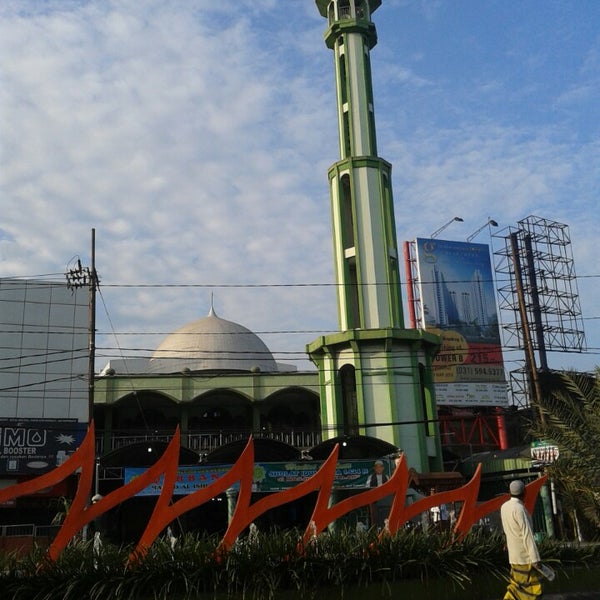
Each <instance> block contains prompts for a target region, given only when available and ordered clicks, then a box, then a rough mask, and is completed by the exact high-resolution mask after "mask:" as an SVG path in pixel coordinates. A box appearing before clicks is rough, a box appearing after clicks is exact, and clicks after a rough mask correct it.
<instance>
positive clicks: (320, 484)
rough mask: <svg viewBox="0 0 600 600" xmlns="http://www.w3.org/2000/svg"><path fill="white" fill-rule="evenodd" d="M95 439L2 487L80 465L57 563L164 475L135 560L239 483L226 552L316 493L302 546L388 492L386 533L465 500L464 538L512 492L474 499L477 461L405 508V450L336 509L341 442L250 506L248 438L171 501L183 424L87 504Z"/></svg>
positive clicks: (532, 488) (12, 492)
mask: <svg viewBox="0 0 600 600" xmlns="http://www.w3.org/2000/svg"><path fill="white" fill-rule="evenodd" d="M94 441H95V436H94V425H93V423H92V424H91V425H90V428H89V430H88V432H87V435H86V436H85V439H84V440H83V442H82V444H81V446H80V447H79V448H78V449H77V450H76V451H75V452H74V453H73V454H72V455H71V456H70V457H69V458H68V459H67V460H66V461H65V462H64V463H63V464H62V465H60V466H59V467H56V469H54V470H53V471H50V472H49V473H46V474H44V475H41V476H39V477H37V478H35V479H32V480H30V481H26V482H24V483H19V484H16V485H13V486H11V487H8V488H5V489H2V490H0V504H2V503H3V502H8V501H10V500H13V499H15V498H18V497H19V496H25V495H29V494H33V493H35V492H38V491H39V490H42V489H45V488H48V487H50V486H53V485H56V484H57V483H59V482H61V481H63V480H64V479H65V478H66V477H68V476H69V475H71V474H72V473H75V472H76V471H78V470H79V469H81V474H80V477H79V484H78V486H77V492H76V494H75V498H74V499H73V503H72V505H71V509H70V510H69V513H68V514H67V516H66V518H65V520H64V523H63V525H62V527H61V529H60V530H59V532H58V534H57V536H56V538H55V540H54V542H53V543H52V545H51V546H50V548H49V549H48V558H49V559H50V560H53V561H54V560H56V559H57V558H58V557H59V556H60V554H61V552H62V551H63V550H64V549H65V548H66V546H67V544H68V543H69V542H70V541H71V539H73V537H74V536H75V535H77V533H78V532H79V531H81V530H82V529H83V528H84V527H85V526H86V525H87V524H88V523H89V522H90V521H92V520H93V519H96V518H97V517H99V516H100V515H102V514H104V513H105V512H107V511H109V510H110V509H111V508H114V507H115V506H117V505H118V504H120V503H122V502H124V501H125V500H127V499H128V498H132V497H133V496H135V495H136V494H138V493H139V492H141V491H142V490H143V489H145V488H146V487H147V486H149V485H150V484H152V483H153V482H155V481H157V480H158V479H159V478H160V476H161V475H163V476H164V482H163V485H162V490H161V493H160V496H159V497H158V500H157V502H156V505H155V507H154V511H153V513H152V516H151V518H150V519H149V521H148V525H147V527H146V529H145V531H144V533H143V534H142V537H141V538H140V540H139V542H138V544H137V546H136V548H135V550H134V551H133V553H132V554H131V556H130V559H131V560H137V559H138V558H140V557H143V556H144V554H145V553H146V551H147V549H148V548H149V547H150V546H151V545H152V543H153V542H154V540H155V539H156V538H157V537H158V535H159V534H160V533H161V531H163V530H164V529H166V527H167V526H168V525H169V524H170V523H172V522H173V521H174V520H175V519H177V518H178V517H179V516H181V515H182V514H184V513H186V512H188V511H189V510H191V509H193V508H196V507H197V506H200V505H202V504H204V503H205V502H208V501H210V500H211V499H212V498H216V497H217V496H219V495H220V494H222V493H223V492H225V491H227V490H230V489H231V488H233V486H234V485H235V484H237V483H239V491H237V494H238V497H237V502H236V506H235V511H234V513H233V517H232V519H231V522H230V524H229V527H228V528H227V531H226V532H225V535H224V536H223V539H222V540H221V544H220V549H221V550H222V551H227V550H228V549H229V548H230V547H231V546H232V544H233V543H234V542H235V541H236V540H237V538H238V537H239V536H240V535H241V534H242V532H243V531H244V530H245V529H246V528H247V527H249V525H250V524H251V523H252V522H253V521H254V520H255V519H257V518H258V517H259V516H261V515H262V514H264V513H265V512H267V511H268V510H270V509H272V508H275V507H277V506H281V505H283V504H287V503H289V502H293V501H294V500H298V499H299V498H302V497H303V496H306V495H307V494H309V493H311V492H315V491H318V495H317V500H316V503H315V507H314V510H313V514H312V516H311V519H310V521H309V523H308V525H307V528H306V530H305V532H304V536H303V541H304V543H306V542H308V541H309V540H310V538H311V537H313V536H315V535H318V534H319V533H320V532H322V531H323V530H324V529H325V528H326V527H327V526H328V525H329V524H330V523H332V522H333V521H335V520H336V519H339V518H340V517H342V516H344V515H346V514H348V513H349V512H351V511H353V510H355V509H357V508H361V507H363V506H368V505H370V504H372V503H374V502H376V501H378V500H381V499H382V498H384V497H386V496H393V502H392V506H391V509H390V513H389V515H388V519H387V528H386V530H385V533H386V534H387V533H389V534H394V533H395V532H397V531H398V529H399V528H400V527H401V526H402V525H403V524H404V523H406V522H407V521H409V520H410V519H413V518H414V517H416V516H417V515H419V514H420V513H422V512H424V511H427V510H429V509H431V508H432V507H434V506H439V505H441V504H449V503H452V502H461V503H462V508H461V511H460V515H459V517H458V520H457V522H456V525H455V528H454V531H455V533H456V534H457V536H458V537H463V536H464V535H466V534H467V533H468V531H469V529H470V528H471V527H472V526H473V525H474V524H475V523H477V522H478V521H479V520H480V519H481V518H482V517H484V516H485V515H487V514H490V513H492V512H494V511H496V510H498V509H499V508H500V506H501V505H502V504H503V502H505V501H506V500H507V499H508V497H509V495H508V494H504V495H502V496H499V497H497V498H494V499H493V500H488V501H487V502H483V503H481V504H477V496H478V493H479V486H480V482H481V465H479V466H478V467H477V470H476V472H475V474H474V475H473V478H472V479H471V481H469V482H468V483H467V484H465V485H464V486H462V487H460V488H457V489H454V490H450V491H445V492H440V493H438V494H433V495H431V496H426V497H425V498H422V499H420V500H418V501H417V502H414V503H413V504H410V505H408V506H405V502H406V492H407V489H408V482H409V473H408V467H407V465H406V458H405V456H404V455H402V456H401V457H400V459H399V460H398V461H397V465H396V469H395V471H394V473H393V474H392V476H391V477H390V478H389V480H388V481H387V482H386V483H384V484H383V485H380V486H379V487H376V488H370V489H368V490H366V491H364V492H361V493H359V494H356V495H354V496H351V497H349V498H346V499H345V500H342V501H340V502H338V503H337V504H334V505H333V506H329V502H330V498H331V491H332V489H333V481H334V478H335V471H336V466H337V458H338V446H337V445H336V446H335V448H334V449H333V451H332V452H331V454H330V455H329V457H328V458H327V460H326V461H325V462H324V463H323V465H322V466H321V468H320V469H319V470H318V471H317V472H316V473H315V474H314V475H313V476H312V477H310V478H309V479H307V480H306V481H303V482H302V483H300V484H298V485H296V486H295V487H292V488H289V489H287V490H283V491H281V492H276V493H272V494H269V495H265V496H264V497H263V498H261V499H260V500H258V501H256V502H254V503H253V504H251V499H252V478H253V470H254V442H253V440H252V438H250V439H249V440H248V444H247V445H246V448H245V449H244V451H243V452H242V454H241V455H240V457H239V459H238V460H237V461H236V463H235V464H234V465H232V467H231V469H229V471H227V473H225V475H223V476H222V477H220V478H219V479H217V480H216V481H215V482H213V483H212V484H210V485H209V486H207V487H205V488H202V489H199V490H197V491H195V492H194V493H192V494H190V495H188V496H185V497H183V498H181V499H179V500H177V501H176V502H174V501H173V489H174V486H175V479H176V476H177V467H178V463H179V446H180V433H179V429H177V430H176V431H175V434H174V436H173V439H172V440H171V442H170V443H169V445H168V446H167V448H166V450H165V452H164V453H163V455H162V456H161V457H160V458H159V459H158V461H157V462H156V463H155V464H154V465H152V466H151V467H149V468H148V469H147V470H146V471H144V472H143V473H142V474H141V475H140V476H139V477H136V478H135V479H133V480H132V481H130V482H129V483H127V484H125V485H123V486H122V487H120V488H118V489H117V490H115V491H113V492H111V493H110V494H107V495H106V496H104V497H103V498H102V499H101V500H100V501H99V502H96V503H95V504H93V505H90V504H89V498H90V494H91V488H92V481H93V476H94V466H95V451H94ZM546 479H547V476H543V477H540V478H538V479H536V480H535V481H533V482H532V483H530V484H529V485H527V487H526V489H527V492H526V496H525V505H526V507H527V510H528V511H529V512H530V513H531V512H533V507H534V505H535V501H536V498H537V495H538V493H539V490H540V488H541V487H542V485H543V484H544V483H545V481H546Z"/></svg>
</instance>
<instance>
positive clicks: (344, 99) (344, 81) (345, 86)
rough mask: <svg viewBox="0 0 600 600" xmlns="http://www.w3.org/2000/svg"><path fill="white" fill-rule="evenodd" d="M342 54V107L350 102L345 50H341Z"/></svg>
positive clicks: (340, 60)
mask: <svg viewBox="0 0 600 600" xmlns="http://www.w3.org/2000/svg"><path fill="white" fill-rule="evenodd" d="M341 50H342V52H341V53H340V57H339V59H338V60H339V71H340V100H341V102H342V105H344V104H346V103H347V102H348V78H347V75H346V57H345V56H344V53H343V48H341Z"/></svg>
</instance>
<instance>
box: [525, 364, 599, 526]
mask: <svg viewBox="0 0 600 600" xmlns="http://www.w3.org/2000/svg"><path fill="white" fill-rule="evenodd" d="M540 380H541V386H542V398H541V400H540V401H539V406H537V407H535V408H537V409H538V411H541V413H543V415H544V417H545V423H544V424H543V425H542V420H541V419H540V420H538V421H537V422H536V423H534V425H533V434H534V435H535V436H536V437H538V438H540V439H544V440H548V441H551V442H552V443H553V444H555V445H557V446H558V448H559V451H560V456H559V458H558V460H556V461H555V462H554V463H552V464H551V465H549V466H548V467H547V472H548V474H549V475H550V477H551V478H552V479H553V481H554V482H555V485H556V486H557V487H558V489H559V496H560V498H561V500H562V504H563V506H562V508H563V515H564V516H565V517H566V518H567V519H571V520H572V523H573V528H574V529H575V530H576V532H577V536H578V537H581V535H582V534H583V535H584V536H585V537H588V536H597V535H598V534H600V473H599V470H598V465H599V464H600V370H599V369H597V370H596V373H595V375H590V374H584V373H577V372H558V371H556V372H546V373H541V374H540Z"/></svg>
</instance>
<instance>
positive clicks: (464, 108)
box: [0, 0, 599, 353]
mask: <svg viewBox="0 0 600 600" xmlns="http://www.w3.org/2000/svg"><path fill="white" fill-rule="evenodd" d="M384 4H385V6H384V7H383V8H385V10H383V8H382V10H381V11H378V12H376V13H375V15H374V21H375V24H376V25H378V16H379V15H380V14H382V15H384V13H385V15H387V16H390V15H391V16H392V17H393V18H397V19H398V21H399V22H400V21H401V19H402V15H401V14H400V13H402V12H403V11H404V10H405V7H406V6H407V3H406V2H391V3H390V2H385V3H384ZM408 4H409V6H408V8H409V10H411V11H415V10H416V11H421V12H424V13H425V14H426V16H427V22H428V23H434V22H435V20H436V18H437V16H438V14H439V13H440V11H442V8H441V5H440V4H439V3H437V2H433V3H420V2H417V3H408ZM290 7H293V10H292V9H291V8H290ZM0 16H1V19H0V74H1V77H2V81H3V84H2V86H1V87H0V129H1V142H0V143H1V148H0V150H1V162H2V168H1V172H0V193H1V194H2V199H3V200H2V202H3V222H2V230H3V232H4V233H3V235H2V239H0V276H24V275H35V274H39V273H60V272H62V271H63V270H64V268H65V267H66V263H67V262H68V261H69V259H70V258H71V257H72V256H73V255H74V254H79V255H81V256H82V260H83V262H84V263H85V262H88V260H89V259H88V258H87V257H88V256H89V236H90V229H91V228H92V227H93V228H95V229H96V242H97V268H98V271H99V272H100V275H101V278H102V283H103V285H106V286H107V287H106V288H105V289H104V290H103V294H104V296H105V298H106V300H107V306H108V310H109V311H110V314H111V316H112V318H113V320H114V324H115V327H116V328H117V329H118V330H120V331H131V332H141V333H144V332H146V333H148V332H164V333H167V332H168V331H172V330H174V329H176V328H178V327H180V326H181V325H183V324H185V323H187V322H189V321H191V320H193V319H195V318H198V317H199V316H202V315H203V314H206V313H207V311H208V307H209V303H210V294H211V291H213V292H214V293H215V306H216V309H217V312H218V313H219V314H220V315H221V316H223V317H224V318H229V319H232V320H235V321H238V322H240V323H242V324H244V325H245V326H247V327H250V328H251V329H255V330H257V331H267V330H268V331H279V332H282V331H286V330H306V329H310V330H320V329H324V330H331V329H335V328H336V327H337V318H336V304H335V302H336V300H335V293H334V289H333V287H329V286H315V287H308V286H305V287H297V286H292V287H261V288H253V287H250V288H244V287H235V288H231V287H222V286H223V285H234V284H241V285H244V284H266V285H268V284H286V283H287V284H290V283H292V284H294V283H304V284H311V283H319V284H326V283H329V284H331V283H333V277H334V274H333V260H332V249H331V240H330V236H331V222H330V219H331V217H330V214H331V212H330V207H329V192H328V188H327V175H326V173H327V168H328V166H329V165H330V164H331V163H333V162H334V161H335V160H336V159H337V156H338V145H337V130H336V127H337V125H336V116H335V99H334V81H333V59H332V56H331V52H330V51H329V50H328V49H327V48H326V47H325V44H324V42H323V35H322V34H323V31H324V29H325V27H326V21H325V20H324V19H322V18H321V17H320V16H319V15H318V13H317V11H316V8H315V7H314V4H313V3H312V2H310V1H309V2H303V1H302V2H300V1H299V0H293V1H291V2H290V1H289V0H286V1H285V2H281V0H280V1H278V2H276V1H275V0H263V1H256V0H252V1H251V0H223V1H222V2H219V3H214V2H209V1H207V0H189V1H186V2H181V1H178V0H169V1H166V2H150V1H148V2H146V1H142V2H140V1H138V0H127V1H125V2H123V1H119V2H117V1H108V0H88V1H86V2H72V1H68V0H64V1H61V0H50V1H48V2H44V3H39V2H36V1H35V0H27V1H24V2H23V1H9V2H6V3H3V5H2V7H0ZM397 43H398V41H397V40H396V39H385V38H381V37H380V43H379V44H378V46H377V47H376V48H375V49H374V51H373V54H372V62H373V70H374V74H375V77H376V85H375V88H376V89H375V93H376V114H377V122H378V136H379V144H380V147H379V151H380V154H381V156H382V157H383V158H385V159H387V160H390V161H391V162H392V163H393V165H394V195H395V198H396V207H397V208H396V217H397V222H398V233H399V239H400V240H403V239H412V238H414V237H416V236H420V235H427V234H429V233H430V232H431V231H433V230H435V229H436V228H437V227H439V225H440V224H441V222H443V221H444V220H445V219H446V218H451V217H452V216H453V215H454V214H461V215H462V216H463V217H465V223H464V224H461V226H462V230H459V229H458V224H457V225H456V227H453V229H449V230H448V233H451V234H454V235H456V237H457V238H459V239H464V238H465V237H466V236H467V235H468V234H469V233H471V231H473V230H475V229H476V228H477V227H479V226H480V225H481V224H482V223H483V222H484V221H485V219H487V217H488V216H492V217H493V218H495V219H496V220H498V222H499V223H501V225H503V226H504V225H508V224H509V223H514V222H515V221H516V220H517V219H521V218H523V217H524V216H526V215H528V214H532V213H536V212H542V213H544V215H547V216H548V217H549V218H555V219H557V220H564V221H565V222H570V221H572V222H573V233H574V235H575V236H577V239H578V242H577V243H578V250H579V251H580V252H581V253H582V254H583V255H584V256H585V262H583V261H582V262H581V263H579V262H578V263H577V264H578V272H585V271H586V270H588V272H594V271H595V270H597V269H596V267H595V263H593V262H592V252H591V251H590V250H589V249H590V248H593V247H594V244H593V243H592V242H591V241H590V240H592V239H595V235H596V234H595V232H594V231H592V229H593V228H592V226H591V224H590V220H589V219H585V218H580V217H579V216H578V214H579V213H582V212H583V213H585V212H586V211H588V212H589V209H590V208H589V207H590V200H591V198H590V196H591V194H592V192H593V191H594V190H596V192H597V190H598V175H597V172H598V169H593V168H592V167H593V165H598V159H599V153H598V147H597V145H595V144H593V143H579V142H578V141H577V138H576V136H574V135H573V136H571V138H572V139H568V138H569V136H568V135H566V134H564V132H563V128H564V125H565V124H564V123H563V122H557V123H544V124H543V127H538V125H539V124H538V123H531V124H526V125H525V126H523V127H522V126H521V125H520V124H514V125H511V124H510V122H508V121H509V120H508V119H507V117H506V115H505V114H501V115H496V113H495V112H494V110H495V108H496V104H494V106H491V105H490V106H487V105H486V104H485V103H481V99H482V98H487V99H488V100H489V99H490V97H492V96H493V95H494V93H495V92H498V91H502V90H504V89H506V90H507V91H506V93H507V94H511V95H512V97H518V95H519V94H520V93H522V92H523V90H522V89H515V88H507V85H509V84H510V83H511V82H510V81H507V80H505V79H503V78H502V77H501V76H500V75H499V76H498V77H492V76H490V72H491V71H490V70H489V68H486V69H482V70H477V69H476V67H473V68H474V71H475V72H476V73H477V81H479V82H480V84H479V86H480V87H479V89H478V91H477V93H474V94H473V97H472V98H470V99H469V102H468V103H467V104H465V89H464V87H463V89H462V90H461V89H452V88H451V87H449V86H451V84H452V81H449V80H448V79H444V80H439V81H436V80H432V79H430V78H428V77H427V76H425V75H423V73H422V72H421V71H420V70H419V68H417V67H416V66H415V65H416V64H418V63H420V60H417V61H416V62H413V63H412V64H411V62H410V61H409V60H405V59H404V56H403V55H400V54H398V46H397V45H396V44H397ZM424 51H425V49H424V48H422V47H415V48H413V49H411V52H410V56H411V57H413V58H414V57H419V56H422V55H423V53H424ZM587 56H588V57H589V58H588V60H587V63H586V64H587V65H588V68H587V70H586V72H585V76H586V77H589V78H590V79H591V78H592V73H593V65H594V64H597V63H594V62H593V60H592V59H593V56H594V54H593V52H592V51H591V50H590V52H589V53H587ZM481 82H483V83H481ZM581 85H582V86H583V85H584V82H582V83H581ZM576 89H577V88H576V87H575V86H573V87H572V88H571V91H570V96H569V98H568V100H569V109H570V110H571V111H573V112H575V113H576V112H577V110H578V109H580V108H581V104H579V103H581V102H583V100H584V99H583V98H582V95H581V94H580V95H577V94H575V90H576ZM581 89H584V87H582V88H581ZM567 93H569V91H565V95H564V97H563V99H562V102H566V101H567V96H566V94H567ZM478 101H479V102H480V104H482V109H481V112H470V111H472V110H474V107H476V106H477V105H478ZM498 104H500V103H498ZM452 119H454V120H452ZM442 123H443V126H442V125H441V124H442ZM584 195H585V197H583V196H584ZM566 198H568V199H569V200H568V204H567V201H566ZM459 231H461V235H460V236H459V235H458V232H459ZM463 233H464V235H463ZM484 241H485V240H484ZM577 259H578V257H576V261H577ZM588 261H589V262H588ZM140 283H147V284H157V285H162V284H187V285H200V286H205V287H187V288H181V287H160V288H139V287H131V288H130V287H126V288H122V287H111V285H115V284H140ZM586 299H587V298H586ZM588 306H590V305H589V304H588ZM586 308H587V307H586ZM589 310H591V311H592V312H593V311H594V310H596V313H597V308H596V309H595V308H594V306H593V305H591V306H590V308H589ZM99 318H100V321H101V323H102V325H101V327H102V329H103V331H106V330H108V329H109V324H108V322H107V320H106V318H105V317H102V316H99ZM316 335H317V334H316V333H308V334H305V335H300V334H294V335H289V336H284V335H279V336H275V335H274V334H269V338H268V339H267V340H266V341H267V342H268V343H269V345H270V347H271V349H272V350H274V351H275V352H276V353H277V351H278V350H290V349H293V350H299V351H301V350H302V349H303V347H304V343H305V342H307V341H309V340H311V339H313V338H314V337H316ZM125 339H126V343H127V346H128V347H143V348H151V347H153V346H154V345H156V340H157V339H160V336H157V337H156V336H155V337H152V336H147V335H146V336H141V337H139V338H134V336H126V338H125ZM595 339H597V336H596V338H595ZM150 341H152V342H153V343H150ZM105 345H108V346H112V347H114V345H115V344H114V342H111V341H109V340H108V339H107V340H106V342H105Z"/></svg>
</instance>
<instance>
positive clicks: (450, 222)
mask: <svg viewBox="0 0 600 600" xmlns="http://www.w3.org/2000/svg"><path fill="white" fill-rule="evenodd" d="M463 220H464V219H461V218H460V217H453V218H452V219H450V220H449V221H448V222H447V223H444V225H442V226H441V227H440V228H439V229H436V230H435V231H434V232H433V233H432V234H431V236H430V237H431V238H432V239H433V238H434V237H437V236H438V235H439V234H440V233H442V231H444V229H446V227H448V225H451V224H452V223H454V221H458V222H459V223H462V222H463Z"/></svg>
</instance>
